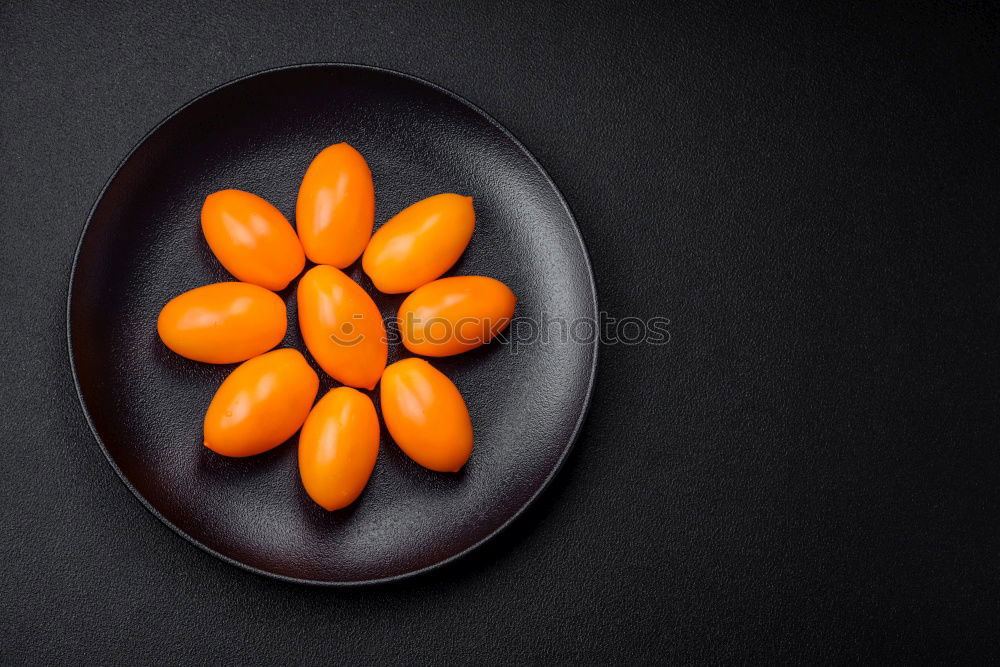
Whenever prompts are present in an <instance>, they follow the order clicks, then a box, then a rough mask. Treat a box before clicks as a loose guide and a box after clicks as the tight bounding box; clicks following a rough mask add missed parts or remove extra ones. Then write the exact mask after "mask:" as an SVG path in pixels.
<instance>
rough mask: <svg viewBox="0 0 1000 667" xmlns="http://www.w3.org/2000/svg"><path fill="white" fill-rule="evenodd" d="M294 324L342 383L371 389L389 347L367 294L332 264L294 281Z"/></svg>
mask: <svg viewBox="0 0 1000 667" xmlns="http://www.w3.org/2000/svg"><path fill="white" fill-rule="evenodd" d="M298 302H299V303H298V307H299V328H300V329H301V330H302V338H303V339H304V340H305V342H306V347H307V348H309V352H310V354H312V356H313V358H314V359H316V361H317V362H318V363H319V365H320V366H321V367H322V368H323V370H324V371H326V372H327V373H329V374H330V375H331V376H333V378H334V379H336V380H337V381H339V382H340V383H342V384H346V385H349V386H351V387H360V388H364V389H374V388H375V385H376V384H377V383H378V379H379V378H380V377H382V371H383V370H384V369H385V362H386V359H387V358H388V355H389V346H388V341H387V338H386V333H385V325H384V324H383V322H382V314H381V313H380V312H379V310H378V306H376V305H375V302H374V301H372V298H371V297H370V296H368V293H367V292H365V291H364V289H362V288H361V286H360V285H358V284H357V283H356V282H354V281H353V280H351V279H350V278H349V277H348V276H347V274H345V273H344V272H343V271H341V270H340V269H336V268H334V267H332V266H324V265H321V266H314V267H313V268H311V269H309V270H308V271H306V274H305V275H304V276H302V279H301V280H300V281H299V289H298Z"/></svg>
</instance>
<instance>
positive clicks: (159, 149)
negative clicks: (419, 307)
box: [69, 65, 596, 584]
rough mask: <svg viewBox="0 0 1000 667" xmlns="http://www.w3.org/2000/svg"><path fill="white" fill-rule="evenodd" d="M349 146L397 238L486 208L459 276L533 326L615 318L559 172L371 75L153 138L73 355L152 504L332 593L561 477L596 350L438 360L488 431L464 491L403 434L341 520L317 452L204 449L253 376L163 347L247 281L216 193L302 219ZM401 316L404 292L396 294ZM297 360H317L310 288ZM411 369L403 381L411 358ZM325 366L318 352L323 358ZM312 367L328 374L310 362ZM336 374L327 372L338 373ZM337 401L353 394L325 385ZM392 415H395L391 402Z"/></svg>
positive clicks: (421, 92) (301, 86)
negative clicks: (318, 481) (412, 455)
mask: <svg viewBox="0 0 1000 667" xmlns="http://www.w3.org/2000/svg"><path fill="white" fill-rule="evenodd" d="M340 141H346V142H348V143H350V144H351V145H353V146H354V147H356V148H357V149H358V150H360V151H361V153H362V154H363V155H364V156H365V157H366V159H367V160H368V162H369V164H370V166H371V169H372V173H373V176H374V179H375V187H376V200H377V201H376V225H379V224H381V223H382V222H384V221H385V220H387V219H388V218H389V217H390V216H392V215H393V214H394V213H396V212H397V211H399V210H400V209H402V208H403V207H404V206H406V205H408V204H410V203H412V202H414V201H416V200H418V199H420V198H423V197H426V196H429V195H431V194H435V193H438V192H447V191H452V192H458V193H463V194H468V195H471V196H472V197H473V198H474V199H475V206H476V212H477V225H476V231H475V234H474V236H473V239H472V243H471V244H470V247H469V249H468V250H467V252H466V253H465V255H464V256H463V257H462V259H461V260H460V261H459V263H458V265H457V266H456V267H455V269H454V270H453V271H452V272H451V275H454V274H458V275H487V276H492V277H494V278H498V279H500V280H503V281H504V282H506V283H507V284H508V285H510V287H511V288H512V289H513V290H514V292H515V293H516V294H517V295H518V298H519V303H518V307H517V312H516V315H517V316H518V317H532V318H536V319H537V318H541V317H542V314H543V313H545V314H546V315H547V316H548V317H553V318H556V317H559V318H564V319H566V320H569V321H572V320H574V319H577V318H586V319H590V320H593V319H594V318H595V317H596V296H595V290H594V286H593V279H592V276H591V273H590V267H589V263H588V260H587V257H586V252H585V250H584V247H583V244H582V241H581V239H580V236H579V233H578V231H577V228H576V226H575V224H574V221H573V219H572V217H571V215H570V213H569V211H568V209H567V207H566V205H565V203H564V202H563V200H562V197H561V196H560V195H559V193H558V192H557V190H556V189H555V187H554V185H553V184H552V182H551V181H550V180H549V178H548V177H547V176H546V174H545V173H544V172H543V170H542V169H541V167H540V166H539V165H538V164H537V163H536V162H535V161H534V160H533V158H532V157H531V156H530V155H529V154H528V153H527V152H526V151H525V149H524V148H523V147H522V146H521V145H520V144H519V143H518V142H517V141H516V140H515V139H513V137H511V136H510V134H509V133H507V132H506V131H505V130H504V129H502V128H501V127H500V126H499V125H498V124H497V123H496V122H495V121H493V120H492V119H490V118H488V117H487V116H485V115H484V114H483V113H482V112H481V111H479V110H477V109H475V108H474V107H472V106H471V105H470V104H468V103H467V102H465V101H464V100H462V99H460V98H458V97H457V96H455V95H453V94H451V93H448V92H447V91H444V90H442V89H441V88H438V87H436V86H433V85H431V84H428V83H426V82H424V81H421V80H418V79H415V78H412V77H409V76H405V75H400V74H397V73H394V72H390V71H386V70H381V69H374V68H368V67H361V66H351V65H317V66H303V67H293V68H286V69H279V70H272V71H268V72H264V73H261V74H258V75H256V76H252V77H248V78H245V79H241V80H239V81H236V82H234V83H231V84H228V85H226V86H223V87H221V88H218V89H216V90H214V91H212V92H210V93H208V94H206V95H204V96H202V97H200V98H199V99H197V100H195V101H194V102H192V103H191V104H189V105H187V106H185V107H184V108H183V109H181V110H180V111H178V112H177V113H175V114H173V115H172V116H171V117H170V118H168V119H167V120H166V121H164V122H163V123H162V124H161V125H160V126H158V127H157V128H156V129H155V130H154V131H153V132H152V133H150V134H149V135H148V136H147V137H146V138H145V139H144V140H143V141H142V143H141V144H140V145H139V146H138V147H137V148H136V149H135V150H134V151H133V152H132V154H131V155H130V156H129V157H128V158H127V159H126V161H125V162H124V163H123V164H122V166H121V167H120V168H119V170H118V171H117V173H116V174H115V175H114V177H113V178H112V179H111V181H110V182H109V184H108V186H107V187H106V189H105V191H104V193H103V194H102V196H101V198H100V200H99V202H98V203H97V205H96V206H95V208H94V211H93V213H92V215H91V218H90V221H89V223H88V225H87V228H86V230H85V232H84V235H83V238H82V240H81V244H80V247H79V250H78V254H77V259H76V264H75V268H74V276H73V281H72V286H71V293H70V309H69V326H70V346H71V354H72V359H73V363H74V366H75V372H76V377H77V382H78V387H79V390H80V396H81V400H82V402H83V404H84V408H85V410H86V412H87V413H88V415H89V418H90V420H91V423H92V426H93V429H94V432H95V434H96V435H97V437H98V440H99V441H100V442H101V443H102V446H103V448H104V450H105V452H106V454H107V456H108V458H109V460H110V461H111V462H112V464H113V465H114V466H115V467H116V469H117V470H118V471H119V472H120V473H121V475H122V478H123V479H124V480H125V481H126V483H127V484H129V486H130V487H131V488H132V489H133V491H134V492H135V493H136V495H137V496H138V497H139V498H140V499H142V500H143V502H145V503H146V504H147V506H148V507H149V508H150V509H151V510H153V512H154V513H155V514H157V515H158V516H159V517H160V518H162V519H163V520H164V521H165V522H166V523H167V524H168V525H170V526H171V527H173V528H174V529H176V530H177V531H178V532H180V533H181V534H182V535H184V536H185V537H187V538H189V539H190V540H192V541H193V542H195V543H196V544H198V545H200V546H202V547H205V548H207V549H208V550H210V551H211V552H213V553H215V554H217V555H219V556H221V557H223V558H225V559H228V560H230V561H232V562H234V563H237V564H241V565H244V566H246V567H249V568H252V569H255V570H257V571H260V572H263V573H267V574H272V575H277V576H281V577H288V578H292V579H297V580H302V581H307V582H313V583H329V584H333V583H358V582H368V581H375V580H384V579H388V578H394V577H399V576H403V575H407V574H411V573H414V572H417V571H420V570H422V569H425V568H428V567H432V566H434V565H437V564H440V563H442V562H444V561H447V560H448V559H450V558H453V557H455V556H457V555H459V554H462V553H463V552H465V551H467V550H469V549H471V548H473V547H475V546H476V545H478V544H479V543H481V542H483V541H484V540H486V539H488V538H489V537H491V536H492V535H493V534H494V533H495V532H496V531H498V530H499V529H500V528H502V527H503V526H504V525H505V524H506V523H507V522H508V521H510V520H511V519H512V518H513V517H514V516H516V515H517V514H518V513H519V512H520V511H521V510H522V509H523V508H524V507H525V506H526V505H527V504H528V503H529V502H530V501H531V500H532V498H533V497H534V496H535V495H536V494H537V493H538V492H539V491H540V490H541V488H542V487H543V486H544V485H545V484H546V483H547V481H548V480H549V479H550V478H551V476H552V475H553V474H554V473H555V471H556V470H557V468H558V467H559V465H560V463H561V462H562V460H563V457H564V456H565V455H566V453H567V451H568V449H569V447H570V446H571V444H572V442H573V440H574V438H575V436H576V432H577V429H578V426H579V424H580V421H581V418H582V416H583V414H584V412H585V410H586V406H587V403H588V399H589V394H590V389H591V386H592V383H593V373H594V367H595V359H596V343H587V344H580V343H573V342H559V341H558V340H552V341H550V342H549V343H547V344H544V345H543V344H540V343H538V342H535V343H532V344H521V345H517V346H516V349H515V347H513V346H511V345H503V344H497V343H494V344H491V345H489V346H486V347H483V348H480V349H478V350H476V351H473V352H471V353H467V354H465V355H462V356H458V357H453V358H449V359H443V360H437V361H433V360H432V363H434V365H435V366H436V367H438V368H440V369H442V370H443V371H444V372H445V373H447V374H448V375H449V377H451V378H452V379H453V380H454V381H455V383H456V384H457V385H458V387H459V389H460V390H461V391H462V394H463V395H464V396H465V398H466V401H467V403H468V405H469V408H470V411H471V413H472V417H473V423H474V425H475V434H476V444H475V450H474V452H473V455H472V458H471V460H470V461H469V463H468V465H467V466H466V467H465V469H464V470H463V471H462V472H461V473H459V474H457V475H442V474H438V473H432V472H430V471H427V470H424V469H422V468H420V467H419V466H417V465H416V464H414V463H413V462H411V461H410V460H409V459H407V458H406V457H405V456H404V455H403V454H402V453H401V452H400V451H399V449H398V448H397V447H396V446H395V444H393V443H392V441H391V439H390V438H389V437H388V434H387V433H386V432H385V429H384V424H383V438H382V444H381V450H380V452H379V458H378V463H377V465H376V467H375V472H374V474H373V476H372V479H371V482H370V483H369V485H368V488H367V489H366V490H365V492H364V494H363V495H362V496H361V498H360V499H359V501H358V502H356V503H355V504H354V505H353V506H351V507H350V508H348V509H345V510H342V511H340V512H335V513H327V512H326V511H324V510H322V509H321V508H319V507H318V506H316V505H315V504H314V503H313V502H312V501H311V500H310V499H309V498H308V497H307V495H306V494H305V492H304V491H303V489H302V486H301V484H300V482H299V479H298V471H297V467H296V460H297V459H296V443H297V436H296V438H293V439H292V441H290V442H289V443H286V444H284V445H282V446H280V447H278V448H276V449H275V450H273V451H271V452H268V453H266V454H263V455H260V456H257V457H253V458H250V459H225V458H223V457H220V456H218V455H216V454H214V453H212V452H210V451H209V450H207V449H206V448H204V447H203V446H202V444H201V433H202V418H203V415H204V412H205V409H206V407H207V406H208V403H209V401H210V399H211V397H212V395H213V393H214V391H215V389H216V388H217V387H218V385H219V383H220V382H221V381H222V379H223V378H224V377H225V376H226V375H227V374H228V373H229V372H230V371H231V370H232V368H233V367H234V366H231V365H230V366H212V365H208V364H201V363H197V362H193V361H189V360H186V359H183V358H181V357H179V356H177V355H175V354H173V353H172V352H170V351H169V350H167V349H166V348H165V347H164V346H163V345H162V343H161V342H160V341H159V339H158V337H157V335H156V329H155V322H156V316H157V314H158V312H159V310H160V308H161V307H162V306H163V305H164V304H165V303H166V302H167V301H168V300H169V299H171V298H172V297H174V296H176V295H177V294H180V293H181V292H183V291H185V290H188V289H191V288H194V287H197V286H199V285H205V284H208V283H211V282H217V281H220V280H228V279H231V278H230V276H229V275H228V274H227V273H226V271H225V270H224V269H223V268H222V267H221V265H220V264H219V263H218V262H217V261H216V260H215V258H214V257H213V256H212V254H211V253H210V252H209V249H208V247H207V245H206V244H205V242H204V239H203V238H202V235H201V232H200V226H199V218H198V213H199V210H200V207H201V204H202V201H203V200H204V198H205V196H206V195H208V194H210V193H212V192H214V191H216V190H219V189H223V188H239V189H244V190H248V191H251V192H254V193H256V194H259V195H261V196H262V197H264V198H266V199H267V200H268V201H270V202H272V203H273V204H274V205H275V206H277V207H278V208H279V209H280V210H281V211H282V212H283V213H284V214H285V215H286V216H288V217H289V219H290V220H294V207H295V196H296V192H297V190H298V186H299V183H300V182H301V179H302V175H303V173H304V172H305V169H306V167H307V165H308V164H309V162H310V161H311V160H312V158H313V157H314V156H315V154H316V153H318V152H319V151H320V150H321V149H323V148H324V147H326V146H328V145H330V144H333V143H338V142H340ZM348 272H349V273H350V274H351V275H352V276H353V277H354V278H355V279H356V280H358V281H359V282H360V283H361V284H362V285H363V286H364V287H366V288H367V289H368V291H369V292H370V293H371V294H373V296H375V299H376V302H377V303H378V304H379V306H380V307H381V309H382V311H383V315H385V316H391V315H393V314H394V313H395V310H396V307H397V306H398V305H399V303H400V302H401V301H402V298H403V297H404V296H405V295H399V296H385V295H380V294H378V292H377V291H376V290H374V288H373V287H372V286H371V283H370V281H368V280H367V278H366V276H365V275H364V274H363V272H362V271H361V269H360V262H359V263H357V264H356V265H355V266H354V267H352V268H351V269H349V271H348ZM282 296H283V297H284V298H285V300H286V302H287V303H288V305H289V331H288V335H287V337H286V339H285V341H284V345H286V346H292V347H296V348H298V349H300V350H303V351H305V347H304V345H303V344H302V341H301V339H300V336H299V333H298V325H297V320H296V317H295V298H294V284H293V286H291V287H290V288H289V289H287V290H285V291H284V292H283V293H282ZM400 350H401V348H400V346H398V345H397V346H395V347H394V348H392V349H391V350H390V362H391V361H392V360H394V359H395V358H398V356H399V355H400ZM307 358H309V357H308V355H307ZM310 361H312V360H311V358H310ZM317 370H318V367H317ZM320 376H321V378H322V382H321V387H320V394H321V395H322V393H323V392H325V391H326V390H328V389H330V388H331V387H333V386H336V385H335V383H334V382H333V381H332V380H331V379H330V378H329V377H328V376H326V375H325V374H324V373H322V372H321V373H320ZM372 397H373V398H374V399H375V401H376V405H377V403H378V400H377V389H376V392H373V393H372Z"/></svg>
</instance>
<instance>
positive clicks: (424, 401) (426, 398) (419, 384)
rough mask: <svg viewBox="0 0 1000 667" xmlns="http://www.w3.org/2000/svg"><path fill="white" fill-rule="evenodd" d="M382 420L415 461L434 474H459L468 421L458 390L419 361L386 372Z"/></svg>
mask: <svg viewBox="0 0 1000 667" xmlns="http://www.w3.org/2000/svg"><path fill="white" fill-rule="evenodd" d="M381 403H382V418H383V419H385V426H386V428H387V429H388V430H389V434H390V435H391V436H392V439H393V440H394V441H395V442H396V444H397V445H399V448H400V449H402V450H403V452H404V453H405V454H406V455H407V456H409V457H410V458H411V459H412V460H413V461H415V462H417V463H419V464H420V465H422V466H423V467H425V468H428V469H430V470H434V471H437V472H457V471H459V470H461V468H462V466H464V465H465V464H466V462H468V460H469V457H470V456H471V455H472V441H473V435H472V419H471V418H470V416H469V409H468V407H466V405H465V400H464V399H463V398H462V395H461V394H460V393H459V391H458V387H456V386H455V385H454V383H453V382H452V381H451V380H449V379H448V377H447V376H446V375H445V374H444V373H442V372H441V371H439V370H437V369H436V368H434V367H433V366H431V365H430V364H429V363H427V362H426V361H424V360H423V359H416V358H410V359H403V360H402V361H397V362H396V363H394V364H392V365H391V366H389V367H388V368H386V369H385V373H384V374H383V375H382V385H381Z"/></svg>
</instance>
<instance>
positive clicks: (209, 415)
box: [204, 348, 319, 457]
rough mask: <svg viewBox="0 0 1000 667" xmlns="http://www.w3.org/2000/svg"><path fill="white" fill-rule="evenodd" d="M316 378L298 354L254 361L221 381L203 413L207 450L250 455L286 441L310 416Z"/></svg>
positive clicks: (278, 353) (283, 353) (281, 352)
mask: <svg viewBox="0 0 1000 667" xmlns="http://www.w3.org/2000/svg"><path fill="white" fill-rule="evenodd" d="M318 390H319V377H318V376H317V375H316V372H315V371H314V370H313V369H312V368H311V367H310V366H309V364H308V363H307V362H306V360H305V357H303V356H302V353H300V352H299V351H298V350H293V349H291V348H282V349H280V350H273V351H271V352H268V353H266V354H262V355H260V356H259V357H254V358H253V359H250V360H248V361H245V362H243V363H242V364H240V365H239V366H237V367H236V370H234V371H233V372H232V373H230V374H229V376H228V377H227V378H226V379H225V380H223V382H222V384H221V385H220V386H219V389H218V390H217V391H216V392H215V396H213V397H212V402H211V403H210V404H209V406H208V410H207V411H206V413H205V422H204V430H205V439H204V442H205V446H206V447H208V448H209V449H211V450H212V451H214V452H216V453H217V454H222V455H223V456H236V457H242V456H253V455H255V454H260V453H262V452H266V451H267V450H269V449H273V448H274V447H277V446H278V445H280V444H281V443H283V442H285V441H286V440H288V439H289V438H291V437H292V436H293V435H295V432H296V431H298V430H299V427H300V426H302V423H303V422H304V421H305V420H306V416H307V415H308V414H309V409H310V408H311V407H312V404H313V401H314V400H315V399H316V392H317V391H318Z"/></svg>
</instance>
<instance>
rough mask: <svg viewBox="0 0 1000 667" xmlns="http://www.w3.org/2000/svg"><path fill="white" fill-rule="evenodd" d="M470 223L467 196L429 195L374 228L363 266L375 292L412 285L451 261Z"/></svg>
mask: <svg viewBox="0 0 1000 667" xmlns="http://www.w3.org/2000/svg"><path fill="white" fill-rule="evenodd" d="M475 226H476V213H475V211H474V210H473V208H472V197H463V196H461V195H455V194H441V195H434V196H433V197H428V198H427V199H424V200H421V201H418V202H417V203H416V204H412V205H411V206H409V207H407V208H404V209H403V210H402V211H400V212H399V213H397V214H396V215H395V217H393V218H392V219H391V220H389V221H388V222H387V223H385V224H384V225H382V226H381V227H379V229H378V231H377V232H375V235H374V236H372V240H371V243H369V244H368V248H366V249H365V255H364V258H363V259H362V260H361V261H362V266H363V267H364V269H365V273H367V274H368V276H369V277H370V278H371V279H372V282H373V283H375V287H376V288H378V290H379V291H380V292H385V293H386V294H400V293H402V292H409V291H411V290H415V289H416V288H418V287H420V286H421V285H423V284H425V283H429V282H430V281H432V280H434V279H435V278H438V277H440V276H441V275H442V274H443V273H444V272H445V271H447V270H448V269H450V268H451V267H452V266H454V264H455V262H457V261H458V258H459V257H461V256H462V253H463V252H464V251H465V247H466V246H467V245H469V239H471V238H472V231H473V229H474V228H475Z"/></svg>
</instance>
